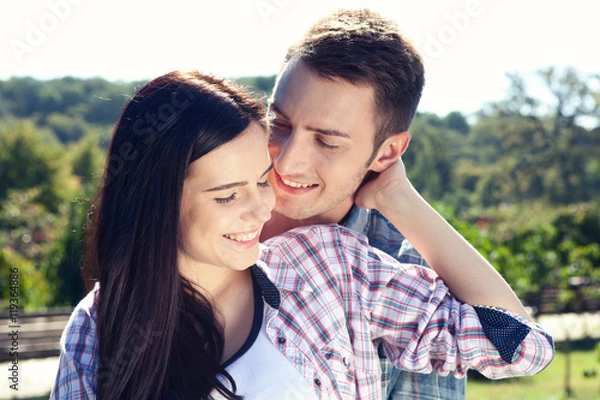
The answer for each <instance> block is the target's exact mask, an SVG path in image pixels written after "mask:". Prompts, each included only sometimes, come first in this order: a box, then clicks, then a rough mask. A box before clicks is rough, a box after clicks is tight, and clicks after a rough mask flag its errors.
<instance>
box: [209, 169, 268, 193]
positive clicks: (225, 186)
mask: <svg viewBox="0 0 600 400" xmlns="http://www.w3.org/2000/svg"><path fill="white" fill-rule="evenodd" d="M271 169H273V164H271V165H269V168H267V169H266V170H265V172H263V173H262V175H261V176H260V177H261V178H262V177H263V176H265V175H266V174H268V173H269V171H271ZM247 184H248V182H247V181H240V182H231V183H225V184H223V185H219V186H215V187H213V188H210V189H206V190H205V192H218V191H220V190H227V189H231V188H234V187H239V186H244V185H247Z"/></svg>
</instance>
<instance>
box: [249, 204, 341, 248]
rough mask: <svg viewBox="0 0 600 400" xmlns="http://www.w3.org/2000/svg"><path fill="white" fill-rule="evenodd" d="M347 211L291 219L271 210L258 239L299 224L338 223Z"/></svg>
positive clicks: (277, 233) (263, 239)
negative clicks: (269, 217) (332, 214)
mask: <svg viewBox="0 0 600 400" xmlns="http://www.w3.org/2000/svg"><path fill="white" fill-rule="evenodd" d="M338 211H339V210H338ZM349 211H350V208H349V209H348V210H345V213H337V214H336V215H334V216H324V215H317V216H314V217H311V218H307V219H291V218H288V217H286V216H285V215H283V214H280V213H278V212H277V211H275V210H273V212H272V213H271V219H270V220H269V221H268V222H267V223H266V224H265V226H264V228H263V230H262V233H261V235H260V240H261V242H262V241H265V240H267V239H270V238H272V237H274V236H277V235H281V234H282V233H284V232H287V231H289V230H290V229H294V228H298V227H300V226H308V225H320V224H334V223H338V222H339V221H341V220H342V219H343V218H344V216H345V215H346V214H347V213H348V212H349Z"/></svg>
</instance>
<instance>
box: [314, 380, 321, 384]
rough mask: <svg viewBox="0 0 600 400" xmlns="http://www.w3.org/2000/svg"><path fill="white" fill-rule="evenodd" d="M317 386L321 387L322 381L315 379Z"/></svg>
mask: <svg viewBox="0 0 600 400" xmlns="http://www.w3.org/2000/svg"><path fill="white" fill-rule="evenodd" d="M314 382H315V385H317V386H321V381H320V380H319V378H315V381H314Z"/></svg>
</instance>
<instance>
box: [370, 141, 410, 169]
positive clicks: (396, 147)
mask: <svg viewBox="0 0 600 400" xmlns="http://www.w3.org/2000/svg"><path fill="white" fill-rule="evenodd" d="M409 143H410V133H408V132H400V133H395V134H393V135H392V136H390V137H389V138H387V139H386V140H385V141H384V142H383V143H382V145H381V146H380V147H379V150H377V154H376V155H375V158H374V159H373V161H371V164H370V165H369V170H371V171H375V172H382V171H385V170H386V169H387V168H388V167H389V166H390V165H392V164H393V163H395V162H396V161H398V159H399V158H400V156H401V155H402V154H404V152H405V151H406V149H407V148H408V144H409Z"/></svg>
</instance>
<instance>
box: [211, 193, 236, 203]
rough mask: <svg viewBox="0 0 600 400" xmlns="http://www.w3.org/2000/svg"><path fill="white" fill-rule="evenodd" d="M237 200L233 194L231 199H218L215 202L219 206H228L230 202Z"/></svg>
mask: <svg viewBox="0 0 600 400" xmlns="http://www.w3.org/2000/svg"><path fill="white" fill-rule="evenodd" d="M235 199H236V196H235V193H233V194H232V195H231V196H229V197H218V198H216V199H215V201H216V202H217V203H219V204H227V203H229V202H230V201H233V200H235Z"/></svg>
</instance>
